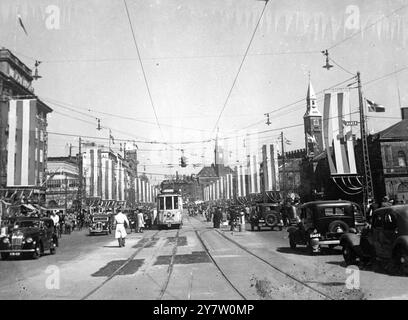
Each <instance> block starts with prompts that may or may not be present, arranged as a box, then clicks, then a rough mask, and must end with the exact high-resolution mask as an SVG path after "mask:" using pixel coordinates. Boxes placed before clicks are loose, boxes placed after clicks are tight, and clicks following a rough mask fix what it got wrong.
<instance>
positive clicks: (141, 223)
mask: <svg viewBox="0 0 408 320" xmlns="http://www.w3.org/2000/svg"><path fill="white" fill-rule="evenodd" d="M144 226H145V220H144V217H143V213H142V212H140V211H139V212H138V213H137V231H136V232H140V233H143V228H144Z"/></svg>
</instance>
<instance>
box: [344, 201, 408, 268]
mask: <svg viewBox="0 0 408 320" xmlns="http://www.w3.org/2000/svg"><path fill="white" fill-rule="evenodd" d="M340 244H341V246H342V252H343V257H344V260H345V262H346V264H348V265H350V264H356V262H357V260H360V261H362V262H368V261H369V260H371V259H377V258H379V259H380V260H388V261H391V262H394V263H395V264H396V265H397V266H398V267H399V269H400V270H401V271H402V272H403V273H404V274H405V275H408V205H396V206H391V207H384V208H379V209H377V210H375V211H374V213H373V217H372V224H371V225H367V227H366V228H364V229H363V230H362V232H361V233H359V234H355V233H346V234H344V235H343V236H342V237H341V238H340Z"/></svg>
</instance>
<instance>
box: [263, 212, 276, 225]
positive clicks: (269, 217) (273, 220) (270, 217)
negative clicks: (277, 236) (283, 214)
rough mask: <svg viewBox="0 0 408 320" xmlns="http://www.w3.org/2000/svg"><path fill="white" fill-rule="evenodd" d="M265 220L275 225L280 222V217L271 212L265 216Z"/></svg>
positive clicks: (268, 223)
mask: <svg viewBox="0 0 408 320" xmlns="http://www.w3.org/2000/svg"><path fill="white" fill-rule="evenodd" d="M265 222H266V224H267V225H268V226H270V227H274V226H275V225H276V224H278V217H277V216H276V214H274V213H269V214H268V215H267V216H266V217H265Z"/></svg>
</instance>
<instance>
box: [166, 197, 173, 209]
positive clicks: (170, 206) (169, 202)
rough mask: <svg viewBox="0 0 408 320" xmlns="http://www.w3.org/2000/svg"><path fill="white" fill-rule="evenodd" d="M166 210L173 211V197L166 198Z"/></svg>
mask: <svg viewBox="0 0 408 320" xmlns="http://www.w3.org/2000/svg"><path fill="white" fill-rule="evenodd" d="M166 210H173V197H166Z"/></svg>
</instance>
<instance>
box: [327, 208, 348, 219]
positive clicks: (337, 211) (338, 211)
mask: <svg viewBox="0 0 408 320" xmlns="http://www.w3.org/2000/svg"><path fill="white" fill-rule="evenodd" d="M324 215H325V216H326V217H331V216H344V208H324Z"/></svg>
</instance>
